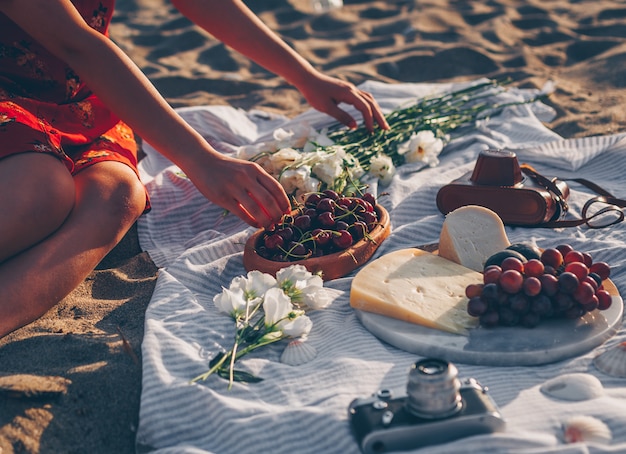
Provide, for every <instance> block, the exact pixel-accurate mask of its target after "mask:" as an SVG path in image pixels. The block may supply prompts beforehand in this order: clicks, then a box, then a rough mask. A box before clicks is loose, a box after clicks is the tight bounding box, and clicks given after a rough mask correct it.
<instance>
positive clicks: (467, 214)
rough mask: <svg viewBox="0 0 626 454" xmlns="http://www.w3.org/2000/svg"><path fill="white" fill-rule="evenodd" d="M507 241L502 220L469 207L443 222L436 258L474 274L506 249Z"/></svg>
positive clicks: (449, 215) (482, 210)
mask: <svg viewBox="0 0 626 454" xmlns="http://www.w3.org/2000/svg"><path fill="white" fill-rule="evenodd" d="M510 244H511V242H510V241H509V239H508V237H507V235H506V231H505V230H504V224H503V222H502V219H500V217H499V216H498V215H497V214H496V213H495V212H493V211H491V210H490V209H488V208H485V207H481V206H478V205H468V206H463V207H460V208H457V209H456V210H454V211H451V212H450V213H448V215H447V216H446V218H445V220H444V221H443V226H442V227H441V233H440V236H439V255H440V256H441V257H444V258H446V259H448V260H452V261H453V262H456V263H458V264H460V265H463V266H466V267H467V268H471V269H473V270H474V271H482V270H483V265H484V263H485V261H486V260H487V259H488V258H489V257H491V256H492V255H493V254H495V253H496V252H500V251H502V250H504V249H506V248H507V247H508V246H509V245H510Z"/></svg>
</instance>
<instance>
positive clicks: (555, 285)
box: [539, 274, 559, 296]
mask: <svg viewBox="0 0 626 454" xmlns="http://www.w3.org/2000/svg"><path fill="white" fill-rule="evenodd" d="M539 280H540V281H541V290H543V293H545V294H546V295H547V296H554V295H556V294H557V292H558V291H559V280H558V278H557V277H556V276H554V275H552V274H543V275H541V276H539Z"/></svg>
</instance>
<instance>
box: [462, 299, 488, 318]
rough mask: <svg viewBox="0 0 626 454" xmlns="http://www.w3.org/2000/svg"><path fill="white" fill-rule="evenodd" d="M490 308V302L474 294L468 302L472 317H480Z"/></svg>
mask: <svg viewBox="0 0 626 454" xmlns="http://www.w3.org/2000/svg"><path fill="white" fill-rule="evenodd" d="M487 309H489V304H487V303H486V302H485V300H483V299H482V298H481V297H480V296H474V297H472V298H470V299H469V301H468V302H467V313H468V314H470V315H471V316H472V317H480V316H481V315H483V314H484V313H485V312H487Z"/></svg>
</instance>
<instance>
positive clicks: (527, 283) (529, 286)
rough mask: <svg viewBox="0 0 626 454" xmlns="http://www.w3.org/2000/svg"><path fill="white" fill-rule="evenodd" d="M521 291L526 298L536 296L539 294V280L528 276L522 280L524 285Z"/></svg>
mask: <svg viewBox="0 0 626 454" xmlns="http://www.w3.org/2000/svg"><path fill="white" fill-rule="evenodd" d="M522 289H523V290H524V293H525V294H526V295H528V296H537V295H539V292H541V281H540V280H539V278H537V277H534V276H530V277H527V278H526V279H524V283H523V284H522Z"/></svg>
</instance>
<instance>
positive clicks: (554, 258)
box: [541, 248, 563, 269]
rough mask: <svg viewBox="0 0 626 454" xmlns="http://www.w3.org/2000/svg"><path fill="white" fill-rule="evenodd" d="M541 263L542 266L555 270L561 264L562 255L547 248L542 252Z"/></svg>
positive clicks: (553, 249) (556, 250)
mask: <svg viewBox="0 0 626 454" xmlns="http://www.w3.org/2000/svg"><path fill="white" fill-rule="evenodd" d="M541 261H542V262H543V264H544V265H548V266H551V267H552V268H554V269H557V268H558V267H560V266H561V265H562V264H563V255H562V254H561V252H560V251H559V250H558V249H555V248H548V249H545V250H544V251H543V252H542V254H541Z"/></svg>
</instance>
